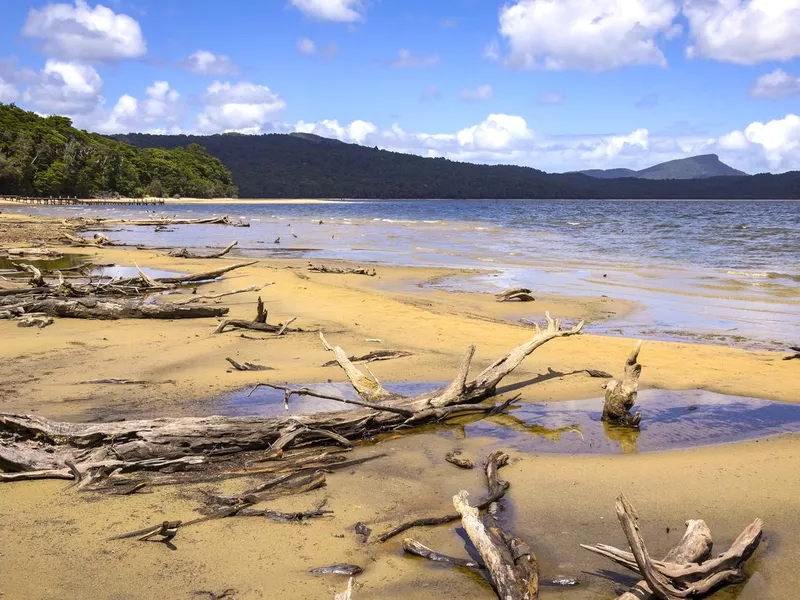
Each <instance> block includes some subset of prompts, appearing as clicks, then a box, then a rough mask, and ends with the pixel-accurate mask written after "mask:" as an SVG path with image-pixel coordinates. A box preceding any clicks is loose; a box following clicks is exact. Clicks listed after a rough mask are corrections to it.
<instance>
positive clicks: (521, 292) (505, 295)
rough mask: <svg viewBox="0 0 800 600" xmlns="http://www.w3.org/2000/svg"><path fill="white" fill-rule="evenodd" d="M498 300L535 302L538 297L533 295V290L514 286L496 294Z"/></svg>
mask: <svg viewBox="0 0 800 600" xmlns="http://www.w3.org/2000/svg"><path fill="white" fill-rule="evenodd" d="M494 297H495V299H496V300H497V301H498V302H510V301H511V300H517V301H518V302H533V301H534V300H536V298H534V297H533V295H532V291H531V290H529V289H528V288H524V287H514V288H508V289H507V290H503V291H502V292H500V293H498V294H495V295H494Z"/></svg>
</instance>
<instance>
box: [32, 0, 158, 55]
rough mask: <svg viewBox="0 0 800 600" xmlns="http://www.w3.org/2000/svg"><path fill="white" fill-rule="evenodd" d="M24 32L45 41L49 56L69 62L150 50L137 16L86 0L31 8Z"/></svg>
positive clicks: (139, 53)
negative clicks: (91, 3)
mask: <svg viewBox="0 0 800 600" xmlns="http://www.w3.org/2000/svg"><path fill="white" fill-rule="evenodd" d="M22 35H24V36H26V37H30V38H35V39H40V40H42V44H43V46H42V49H43V51H44V53H45V54H46V55H47V56H50V57H53V58H58V59H62V60H68V61H72V60H78V61H90V62H91V61H109V60H120V59H125V58H136V57H138V56H142V55H143V54H145V52H146V51H147V44H146V43H145V39H144V37H143V36H142V30H141V28H140V27H139V23H138V21H136V19H134V18H132V17H129V16H128V15H123V14H117V13H115V12H114V11H113V10H111V9H110V8H107V7H105V6H103V5H102V4H98V5H96V6H95V7H94V8H92V7H90V6H89V5H88V4H87V3H86V2H85V1H84V0H76V2H75V4H74V5H72V4H46V5H44V6H43V7H42V8H32V9H31V10H30V11H29V12H28V19H27V21H26V22H25V25H24V27H23V29H22Z"/></svg>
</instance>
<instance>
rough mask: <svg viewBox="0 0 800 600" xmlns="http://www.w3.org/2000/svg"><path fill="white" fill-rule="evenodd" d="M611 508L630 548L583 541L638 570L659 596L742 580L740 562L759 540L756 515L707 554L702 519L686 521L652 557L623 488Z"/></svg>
mask: <svg viewBox="0 0 800 600" xmlns="http://www.w3.org/2000/svg"><path fill="white" fill-rule="evenodd" d="M616 511H617V517H618V518H619V522H620V525H621V526H622V530H623V532H624V533H625V537H626V538H627V540H628V544H629V545H630V548H631V550H632V552H626V551H623V550H619V549H617V548H614V547H612V546H606V545H604V544H597V545H595V546H586V545H583V546H582V547H583V548H585V549H586V550H589V551H591V552H594V553H595V554H599V555H601V556H605V557H606V558H609V559H611V560H612V561H614V562H615V563H617V564H619V565H621V566H623V567H625V568H627V569H630V570H632V571H634V572H635V573H638V574H639V575H641V576H642V577H643V578H644V581H645V583H646V587H647V589H648V590H649V591H651V592H652V594H654V595H655V597H656V598H659V599H660V600H680V599H682V598H695V597H700V596H705V595H707V594H709V593H710V592H712V591H714V590H715V589H716V588H718V587H720V586H723V585H727V584H731V583H740V582H742V581H743V580H744V578H745V576H744V565H745V563H746V562H747V559H749V558H750V557H751V556H752V555H753V552H755V550H756V548H758V545H759V543H760V542H761V536H762V529H763V522H762V521H761V519H756V520H755V521H753V522H752V523H751V524H750V525H748V526H747V528H745V530H744V531H743V532H742V533H741V534H739V537H738V538H736V540H735V541H734V542H733V544H731V547H730V548H729V549H728V550H726V551H725V552H723V553H722V554H720V555H719V556H717V557H715V558H708V556H709V554H710V551H711V532H710V531H709V530H708V527H707V526H705V523H703V522H702V521H689V522H688V523H687V525H688V526H687V531H686V534H685V535H684V538H683V539H682V540H681V543H680V544H679V545H678V546H677V547H676V548H675V549H674V550H673V551H672V552H670V554H668V555H667V558H666V559H665V560H663V561H654V560H653V559H651V558H650V555H649V553H648V551H647V548H646V546H645V544H644V540H643V539H642V535H641V532H640V530H639V515H638V514H637V513H636V509H634V508H633V506H632V505H631V503H630V502H629V501H628V499H627V498H626V497H625V495H624V494H622V495H620V496H619V498H617V501H616ZM637 585H640V584H637ZM634 597H635V596H634ZM621 598H626V597H625V596H624V595H623V596H621ZM626 600H627V599H626Z"/></svg>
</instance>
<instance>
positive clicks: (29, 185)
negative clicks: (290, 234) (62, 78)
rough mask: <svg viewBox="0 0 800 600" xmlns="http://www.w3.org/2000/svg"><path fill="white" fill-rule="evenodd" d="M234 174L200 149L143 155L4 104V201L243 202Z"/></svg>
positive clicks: (0, 150) (0, 133)
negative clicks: (122, 198)
mask: <svg viewBox="0 0 800 600" xmlns="http://www.w3.org/2000/svg"><path fill="white" fill-rule="evenodd" d="M236 193H237V191H236V187H235V186H234V185H233V184H232V183H231V174H230V172H229V171H228V170H227V169H226V168H225V165H223V164H222V163H221V162H220V161H219V159H217V158H214V157H213V156H211V155H209V154H208V153H207V152H206V151H205V149H203V148H202V147H201V146H199V145H197V144H194V145H191V144H190V145H188V146H187V147H186V148H182V147H175V148H174V149H170V150H165V149H162V148H138V147H134V146H131V145H129V144H126V143H124V142H120V141H115V140H112V139H109V138H107V137H105V136H102V135H98V134H96V133H87V132H86V131H82V130H80V129H76V128H74V127H73V126H72V121H70V120H69V119H68V118H67V117H59V116H50V117H41V116H39V115H37V114H36V113H33V112H28V111H25V110H23V109H21V108H18V107H17V106H15V105H13V104H0V194H8V195H22V196H79V197H82V198H87V197H93V196H106V195H113V194H119V195H122V196H132V197H138V196H143V195H149V196H174V195H180V196H194V197H201V198H214V197H222V196H232V195H236Z"/></svg>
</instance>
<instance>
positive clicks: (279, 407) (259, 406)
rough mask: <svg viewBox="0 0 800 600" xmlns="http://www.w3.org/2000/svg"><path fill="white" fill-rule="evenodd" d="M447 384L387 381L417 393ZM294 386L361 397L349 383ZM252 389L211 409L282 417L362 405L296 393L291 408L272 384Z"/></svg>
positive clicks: (230, 413)
mask: <svg viewBox="0 0 800 600" xmlns="http://www.w3.org/2000/svg"><path fill="white" fill-rule="evenodd" d="M444 385H447V383H443V382H433V383H431V382H413V383H385V382H384V387H385V388H386V389H387V390H389V391H390V392H395V393H397V394H404V395H407V396H415V395H417V394H423V393H425V392H429V391H431V390H435V389H437V388H440V387H442V386H444ZM292 387H297V388H301V387H305V388H308V389H310V390H314V391H315V392H319V393H321V394H330V395H332V396H342V397H343V398H349V399H352V400H358V395H357V394H356V393H355V391H353V388H352V387H351V386H350V384H349V383H340V382H335V383H308V384H296V385H293V386H292ZM251 389H252V388H248V389H245V390H237V391H235V392H231V393H229V394H225V395H224V396H222V397H221V398H220V399H219V400H218V401H217V402H215V403H214V405H213V406H212V407H211V410H212V411H213V412H214V414H222V415H227V416H235V417H243V416H262V417H282V416H290V415H304V414H309V413H315V412H336V411H339V410H349V409H353V408H358V407H357V406H355V405H352V404H343V403H341V402H336V401H335V400H323V399H322V398H312V397H310V396H292V399H291V401H290V402H289V408H288V410H287V409H286V408H284V405H283V392H282V391H281V390H274V389H271V388H268V387H260V388H258V389H257V390H256V391H254V392H253V393H252V395H250V396H248V394H250V390H251Z"/></svg>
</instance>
